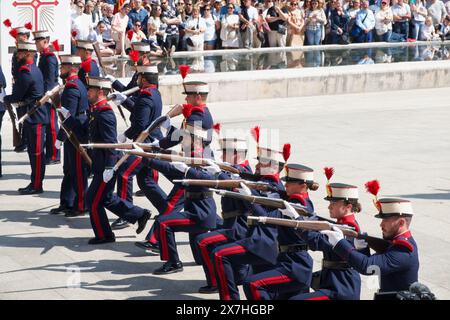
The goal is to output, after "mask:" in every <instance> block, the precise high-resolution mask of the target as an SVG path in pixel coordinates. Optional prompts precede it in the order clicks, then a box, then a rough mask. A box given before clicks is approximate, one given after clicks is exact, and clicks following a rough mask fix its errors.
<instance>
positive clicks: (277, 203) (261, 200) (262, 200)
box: [212, 189, 334, 223]
mask: <svg viewBox="0 0 450 320" xmlns="http://www.w3.org/2000/svg"><path fill="white" fill-rule="evenodd" d="M212 190H213V191H215V192H216V193H217V194H218V195H220V196H222V197H228V198H234V199H238V200H242V201H248V202H250V203H256V204H260V205H263V206H267V207H272V208H277V209H285V208H286V206H285V205H284V200H283V199H279V198H268V197H261V196H253V195H245V194H241V193H239V192H232V191H226V190H218V189H212ZM289 204H290V205H291V206H292V207H293V208H294V209H295V211H297V213H298V214H299V215H301V216H305V217H316V218H317V219H319V220H322V221H328V222H330V223H334V221H333V220H330V219H327V218H323V217H321V216H318V215H315V214H314V213H311V212H309V211H308V210H306V207H305V206H302V205H301V204H299V203H292V202H289Z"/></svg>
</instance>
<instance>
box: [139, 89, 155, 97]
mask: <svg viewBox="0 0 450 320" xmlns="http://www.w3.org/2000/svg"><path fill="white" fill-rule="evenodd" d="M139 93H140V94H141V95H144V96H151V95H152V93H151V92H150V91H148V90H145V89H142V90H141V91H139Z"/></svg>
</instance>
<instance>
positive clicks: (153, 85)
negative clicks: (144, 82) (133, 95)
mask: <svg viewBox="0 0 450 320" xmlns="http://www.w3.org/2000/svg"><path fill="white" fill-rule="evenodd" d="M145 89H156V84H149V85H148V86H145V87H142V89H141V90H145Z"/></svg>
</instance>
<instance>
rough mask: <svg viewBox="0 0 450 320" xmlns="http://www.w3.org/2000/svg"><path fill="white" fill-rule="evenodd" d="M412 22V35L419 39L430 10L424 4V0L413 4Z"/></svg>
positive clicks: (418, 0)
mask: <svg viewBox="0 0 450 320" xmlns="http://www.w3.org/2000/svg"><path fill="white" fill-rule="evenodd" d="M411 13H412V18H413V19H412V22H413V25H414V27H413V34H412V37H411V38H413V39H415V40H418V39H419V34H420V29H422V26H423V25H424V23H425V19H426V17H427V16H428V11H427V9H426V8H425V6H424V4H423V0H417V2H416V4H411Z"/></svg>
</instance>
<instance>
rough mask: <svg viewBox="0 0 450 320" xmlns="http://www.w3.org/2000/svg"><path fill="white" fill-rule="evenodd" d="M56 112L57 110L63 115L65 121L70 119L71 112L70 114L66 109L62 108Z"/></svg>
mask: <svg viewBox="0 0 450 320" xmlns="http://www.w3.org/2000/svg"><path fill="white" fill-rule="evenodd" d="M56 110H57V111H58V112H59V113H61V114H62V116H63V117H64V119H67V118H68V117H70V112H69V110H67V109H66V108H64V107H61V108H57V109H56Z"/></svg>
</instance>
